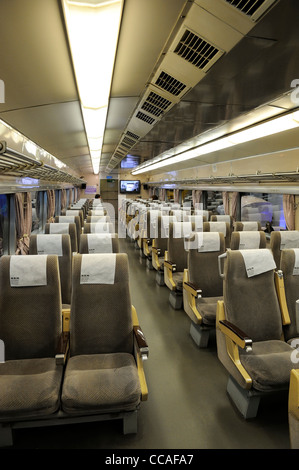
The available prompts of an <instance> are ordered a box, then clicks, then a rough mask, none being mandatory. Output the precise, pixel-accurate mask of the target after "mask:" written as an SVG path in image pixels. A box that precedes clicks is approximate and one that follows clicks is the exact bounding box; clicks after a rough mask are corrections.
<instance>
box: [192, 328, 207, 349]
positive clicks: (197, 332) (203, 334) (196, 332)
mask: <svg viewBox="0 0 299 470" xmlns="http://www.w3.org/2000/svg"><path fill="white" fill-rule="evenodd" d="M190 335H191V337H192V339H193V341H194V342H195V344H196V345H197V346H198V347H199V348H207V347H208V342H209V337H210V330H209V329H206V328H203V327H202V326H201V325H197V324H196V323H193V322H192V323H191V326H190Z"/></svg>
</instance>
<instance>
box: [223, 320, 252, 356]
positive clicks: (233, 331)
mask: <svg viewBox="0 0 299 470" xmlns="http://www.w3.org/2000/svg"><path fill="white" fill-rule="evenodd" d="M219 328H220V330H221V331H222V333H224V334H225V335H226V336H228V337H229V338H230V339H231V340H232V341H234V343H236V344H237V345H238V346H240V348H242V349H245V350H246V352H250V351H251V350H252V339H251V338H249V337H248V336H247V335H246V333H244V332H243V331H242V330H240V329H239V328H238V327H237V326H235V325H233V323H231V322H229V321H228V320H219Z"/></svg>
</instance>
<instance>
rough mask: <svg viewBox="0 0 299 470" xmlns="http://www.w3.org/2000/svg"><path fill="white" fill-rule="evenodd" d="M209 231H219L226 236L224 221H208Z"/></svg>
mask: <svg viewBox="0 0 299 470" xmlns="http://www.w3.org/2000/svg"><path fill="white" fill-rule="evenodd" d="M209 224H210V232H221V233H223V235H224V236H226V223H225V222H209Z"/></svg>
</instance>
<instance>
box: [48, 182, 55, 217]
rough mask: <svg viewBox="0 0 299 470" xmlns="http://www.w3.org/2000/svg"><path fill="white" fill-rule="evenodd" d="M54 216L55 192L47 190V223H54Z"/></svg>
mask: <svg viewBox="0 0 299 470" xmlns="http://www.w3.org/2000/svg"><path fill="white" fill-rule="evenodd" d="M54 215H55V191H54V189H47V222H48V223H50V222H54Z"/></svg>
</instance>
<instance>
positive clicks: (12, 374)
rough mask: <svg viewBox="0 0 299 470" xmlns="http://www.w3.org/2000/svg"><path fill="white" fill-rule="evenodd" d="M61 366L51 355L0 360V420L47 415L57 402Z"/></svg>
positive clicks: (54, 408) (52, 411) (58, 401)
mask: <svg viewBox="0 0 299 470" xmlns="http://www.w3.org/2000/svg"><path fill="white" fill-rule="evenodd" d="M62 373H63V367H62V366H61V365H59V366H57V365H56V362H55V359H52V358H42V359H23V360H16V361H6V362H4V363H1V364H0V420H7V419H10V418H12V419H15V418H16V419H19V418H31V417H35V416H41V415H42V416H44V415H45V416H47V415H50V414H52V413H55V412H56V411H57V410H58V409H59V406H60V388H61V382H62Z"/></svg>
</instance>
